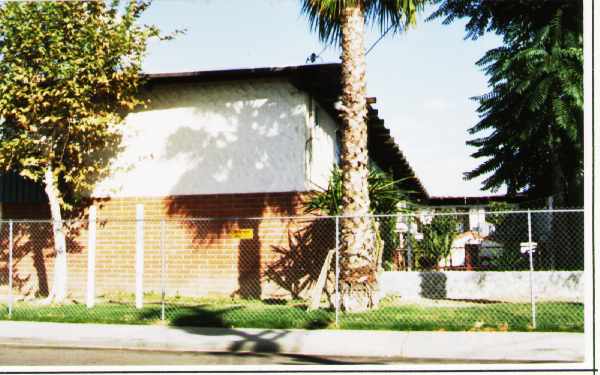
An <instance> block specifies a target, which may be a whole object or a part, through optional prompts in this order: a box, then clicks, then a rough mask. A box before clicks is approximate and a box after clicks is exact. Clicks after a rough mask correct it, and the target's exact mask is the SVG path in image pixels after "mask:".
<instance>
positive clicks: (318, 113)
mask: <svg viewBox="0 0 600 375" xmlns="http://www.w3.org/2000/svg"><path fill="white" fill-rule="evenodd" d="M309 106H310V107H312V109H311V111H310V121H309V139H310V140H311V142H310V145H309V147H310V148H309V150H308V163H307V166H308V170H307V172H308V173H307V174H308V183H309V186H308V187H309V189H327V184H328V183H329V176H330V175H331V170H332V168H333V165H334V164H336V162H337V160H336V147H337V146H336V134H335V132H336V129H337V125H336V123H335V121H334V120H333V118H331V116H330V115H329V113H327V112H326V111H325V110H324V109H323V108H321V107H320V106H319V105H318V104H316V103H312V105H309Z"/></svg>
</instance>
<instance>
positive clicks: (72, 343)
mask: <svg viewBox="0 0 600 375" xmlns="http://www.w3.org/2000/svg"><path fill="white" fill-rule="evenodd" d="M0 344H11V345H16V344H19V345H33V346H48V347H71V348H103V349H145V350H148V349H149V350H167V351H186V352H266V353H282V354H298V355H320V356H340V357H360V356H368V357H397V358H423V359H438V360H439V359H446V360H469V361H473V360H482V361H502V362H506V361H536V362H543V361H547V362H582V361H583V360H584V352H585V344H584V335H583V334H582V333H554V332H390V331H362V330H361V331H359V330H314V331H307V330H294V329H290V330H281V329H278V330H276V329H237V328H232V329H227V328H198V327H169V326H147V325H114V324H80V323H37V322H35V323H32V322H6V321H5V322H0Z"/></svg>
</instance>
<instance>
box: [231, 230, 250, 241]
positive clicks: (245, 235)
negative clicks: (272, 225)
mask: <svg viewBox="0 0 600 375" xmlns="http://www.w3.org/2000/svg"><path fill="white" fill-rule="evenodd" d="M230 234H231V237H233V238H239V239H240V240H251V239H253V238H254V229H252V228H247V229H236V230H233V231H231V233H230Z"/></svg>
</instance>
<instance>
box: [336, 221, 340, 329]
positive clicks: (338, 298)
mask: <svg viewBox="0 0 600 375" xmlns="http://www.w3.org/2000/svg"><path fill="white" fill-rule="evenodd" d="M339 314H340V217H339V216H336V217H335V326H336V328H339Z"/></svg>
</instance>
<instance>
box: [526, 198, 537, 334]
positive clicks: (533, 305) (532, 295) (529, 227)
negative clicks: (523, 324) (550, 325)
mask: <svg viewBox="0 0 600 375" xmlns="http://www.w3.org/2000/svg"><path fill="white" fill-rule="evenodd" d="M527 231H528V233H529V288H530V292H531V325H532V326H533V329H535V328H536V326H537V324H536V311H535V293H534V291H533V287H534V281H533V243H532V242H531V210H527Z"/></svg>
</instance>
